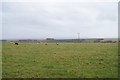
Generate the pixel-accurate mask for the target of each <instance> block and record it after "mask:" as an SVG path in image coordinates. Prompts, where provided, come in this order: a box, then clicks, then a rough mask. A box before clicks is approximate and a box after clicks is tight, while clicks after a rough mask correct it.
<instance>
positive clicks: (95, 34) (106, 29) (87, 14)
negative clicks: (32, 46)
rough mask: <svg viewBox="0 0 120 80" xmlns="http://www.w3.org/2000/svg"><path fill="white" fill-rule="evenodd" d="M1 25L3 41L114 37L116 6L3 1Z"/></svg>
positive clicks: (116, 16)
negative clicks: (78, 34) (78, 35)
mask: <svg viewBox="0 0 120 80" xmlns="http://www.w3.org/2000/svg"><path fill="white" fill-rule="evenodd" d="M0 13H1V12H0ZM2 26H3V27H2V28H3V29H2V31H3V35H2V37H3V39H45V38H48V37H52V38H55V39H57V38H59V39H60V38H77V33H80V38H117V37H118V3H117V2H78V1H77V2H75V1H74V0H73V1H72V2H71V1H69V0H66V1H58V2H57V1H51V2H42V1H41V2H40V1H39V2H3V3H2Z"/></svg>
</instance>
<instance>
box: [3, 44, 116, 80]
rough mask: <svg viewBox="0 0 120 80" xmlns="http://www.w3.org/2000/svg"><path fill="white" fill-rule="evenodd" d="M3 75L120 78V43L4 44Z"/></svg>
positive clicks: (16, 76)
mask: <svg viewBox="0 0 120 80" xmlns="http://www.w3.org/2000/svg"><path fill="white" fill-rule="evenodd" d="M2 47H3V56H2V60H3V74H2V76H3V78H4V77H5V78H33V77H34V78H38V77H39V78H117V76H118V46H117V43H60V44H59V45H56V44H55V43H48V45H44V44H28V43H20V44H19V45H14V44H12V43H3V46H2Z"/></svg>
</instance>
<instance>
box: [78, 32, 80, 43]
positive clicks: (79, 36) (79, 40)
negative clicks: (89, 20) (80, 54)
mask: <svg viewBox="0 0 120 80" xmlns="http://www.w3.org/2000/svg"><path fill="white" fill-rule="evenodd" d="M79 41H80V33H78V42H79Z"/></svg>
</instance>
